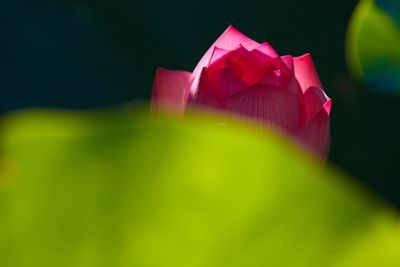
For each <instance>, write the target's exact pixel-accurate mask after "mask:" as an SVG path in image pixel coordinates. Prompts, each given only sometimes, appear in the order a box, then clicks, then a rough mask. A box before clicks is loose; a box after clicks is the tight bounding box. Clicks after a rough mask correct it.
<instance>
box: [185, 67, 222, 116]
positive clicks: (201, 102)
mask: <svg viewBox="0 0 400 267" xmlns="http://www.w3.org/2000/svg"><path fill="white" fill-rule="evenodd" d="M188 105H190V106H191V107H201V108H203V109H204V108H206V109H221V108H222V104H221V102H220V100H219V99H218V97H217V96H216V95H215V93H214V88H213V85H212V83H211V81H210V78H209V75H208V73H207V70H206V68H203V71H202V72H201V74H200V79H199V83H198V88H196V93H195V94H194V95H192V94H191V95H190V96H189V101H188Z"/></svg>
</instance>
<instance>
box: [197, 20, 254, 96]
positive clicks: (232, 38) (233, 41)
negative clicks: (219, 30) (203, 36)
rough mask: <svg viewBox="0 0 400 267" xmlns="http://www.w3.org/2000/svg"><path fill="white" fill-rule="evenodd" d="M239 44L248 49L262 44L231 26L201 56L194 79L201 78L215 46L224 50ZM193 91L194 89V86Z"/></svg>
mask: <svg viewBox="0 0 400 267" xmlns="http://www.w3.org/2000/svg"><path fill="white" fill-rule="evenodd" d="M239 44H241V45H243V46H244V47H245V48H246V49H247V50H253V49H255V48H257V47H258V46H260V44H259V43H257V42H256V41H254V40H252V39H250V38H248V37H247V36H246V35H244V34H243V33H241V32H239V31H238V30H236V29H235V28H234V27H233V26H229V27H228V29H226V30H225V32H224V33H223V34H222V35H221V36H220V37H219V38H218V39H217V41H215V43H214V44H213V45H212V46H211V47H210V48H209V49H208V51H207V52H206V53H205V54H204V56H203V57H202V58H201V60H200V62H199V63H198V64H197V66H196V68H195V69H194V71H193V74H192V79H193V80H195V84H196V83H197V82H196V81H197V80H198V79H199V77H198V76H199V74H200V72H201V70H202V69H203V67H206V66H207V64H208V63H209V62H210V58H211V56H212V54H213V51H214V47H218V48H221V49H224V50H232V49H235V48H236V47H237V46H238V45H239ZM191 91H192V92H193V91H194V88H193V86H192V89H191Z"/></svg>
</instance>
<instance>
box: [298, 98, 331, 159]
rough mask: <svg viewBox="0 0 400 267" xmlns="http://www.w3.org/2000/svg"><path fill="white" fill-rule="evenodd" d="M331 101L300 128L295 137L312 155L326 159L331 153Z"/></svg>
mask: <svg viewBox="0 0 400 267" xmlns="http://www.w3.org/2000/svg"><path fill="white" fill-rule="evenodd" d="M330 103H331V101H328V102H327V103H326V104H325V105H324V108H323V109H321V110H320V112H319V113H318V114H317V115H316V116H315V117H314V118H313V119H312V120H311V121H309V122H308V123H307V124H305V125H304V126H303V127H302V128H300V129H299V130H298V131H297V132H296V133H295V137H296V138H297V139H298V140H299V142H300V144H301V145H302V146H303V147H304V148H305V149H306V150H307V151H309V152H310V153H312V154H314V155H316V156H318V157H320V158H321V159H326V157H327V155H328V151H329V112H327V109H328V108H327V106H329V107H330Z"/></svg>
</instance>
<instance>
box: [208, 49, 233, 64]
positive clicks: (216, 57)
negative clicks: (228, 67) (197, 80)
mask: <svg viewBox="0 0 400 267" xmlns="http://www.w3.org/2000/svg"><path fill="white" fill-rule="evenodd" d="M228 53H229V51H228V50H225V49H221V48H219V47H214V51H213V53H212V55H211V58H210V62H209V63H208V64H207V66H210V65H212V64H216V62H218V61H220V60H223V58H225V56H226V55H227V54H228Z"/></svg>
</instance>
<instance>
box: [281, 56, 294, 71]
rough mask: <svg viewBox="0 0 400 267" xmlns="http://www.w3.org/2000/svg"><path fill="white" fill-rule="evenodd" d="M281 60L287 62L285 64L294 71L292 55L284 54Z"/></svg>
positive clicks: (289, 69)
mask: <svg viewBox="0 0 400 267" xmlns="http://www.w3.org/2000/svg"><path fill="white" fill-rule="evenodd" d="M281 60H282V62H283V63H285V66H286V68H287V70H288V71H289V72H294V63H293V57H292V56H282V57H281Z"/></svg>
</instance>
